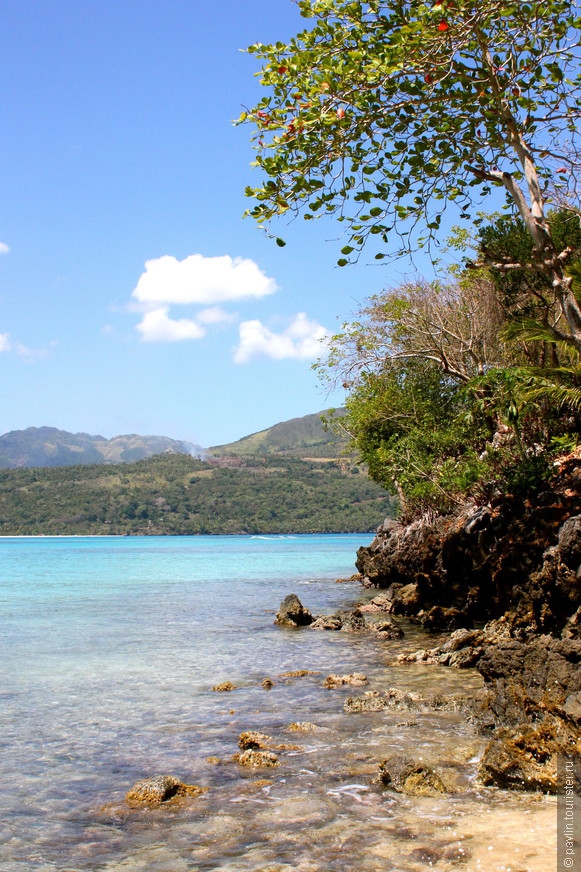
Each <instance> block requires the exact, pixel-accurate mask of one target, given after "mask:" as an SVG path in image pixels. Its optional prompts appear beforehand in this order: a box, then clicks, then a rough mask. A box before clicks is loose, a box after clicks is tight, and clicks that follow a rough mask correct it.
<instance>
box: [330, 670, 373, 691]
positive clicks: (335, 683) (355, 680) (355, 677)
mask: <svg viewBox="0 0 581 872" xmlns="http://www.w3.org/2000/svg"><path fill="white" fill-rule="evenodd" d="M345 684H352V685H355V686H358V685H361V684H367V676H366V675H364V674H363V673H362V672H352V673H351V674H350V675H328V676H327V678H326V679H325V680H324V682H323V687H342V686H343V685H345Z"/></svg>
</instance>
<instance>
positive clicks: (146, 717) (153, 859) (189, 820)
mask: <svg viewBox="0 0 581 872" xmlns="http://www.w3.org/2000/svg"><path fill="white" fill-rule="evenodd" d="M368 541H369V537H361V536H358V537H357V536H299V537H286V538H275V537H263V538H262V537H195V538H189V537H184V538H172V537H168V538H147V539H145V538H135V539H133V538H128V539H107V538H102V539H92V538H79V539H26V540H23V539H20V540H19V539H5V540H0V560H1V567H2V569H1V578H0V617H1V622H2V623H1V626H2V634H1V638H0V655H1V662H2V664H3V680H2V686H1V689H0V700H1V708H0V749H1V750H0V784H2V790H1V791H0V869H2V870H3V872H4V870H5V872H24V870H27V872H28V870H31V872H37V870H42V872H72V870H76V872H85V870H107V872H121V870H124V872H138V870H139V872H141V870H144V872H145V870H160V872H181V870H188V872H193V870H200V872H202V870H204V872H206V870H208V872H210V870H218V869H220V870H228V872H234V870H236V872H244V870H248V872H259V870H260V872H267V870H268V872H282V870H285V872H286V870H301V872H318V870H321V872H323V870H333V872H347V870H349V872H351V870H355V869H357V870H362V872H367V870H395V872H404V870H409V872H413V870H419V869H426V868H430V867H433V868H436V869H440V870H452V869H459V868H460V869H462V868H464V869H469V870H490V872H493V870H505V872H506V870H511V872H525V870H528V872H545V870H547V869H551V868H553V866H554V859H553V858H554V857H555V853H556V849H555V843H556V807H555V801H554V799H553V798H545V797H539V796H528V795H518V794H513V793H511V794H509V793H505V792H503V791H498V790H493V789H484V788H482V787H479V786H478V784H477V782H476V765H477V760H478V757H479V755H480V754H481V752H482V748H483V746H484V740H483V739H482V737H480V736H478V735H477V734H476V733H475V732H474V730H473V729H472V728H471V727H470V726H469V725H468V724H467V723H466V721H465V719H464V717H463V716H462V715H461V714H458V713H444V712H439V713H435V712H429V713H417V712H413V713H401V712H384V713H375V714H372V713H364V714H346V713H344V711H343V703H344V701H345V699H346V697H347V696H350V695H358V694H360V693H362V692H364V691H365V690H367V689H379V690H381V689H387V688H388V687H393V686H396V687H400V688H406V689H413V690H416V691H419V692H420V693H422V694H423V695H429V694H431V693H434V692H436V691H439V692H457V691H460V690H470V689H477V688H478V687H479V686H480V679H479V676H478V675H477V674H476V673H474V671H472V670H465V671H457V670H447V669H442V668H439V667H433V666H432V667H429V666H422V665H419V664H414V665H406V666H390V665H389V664H390V663H392V662H393V660H394V659H395V657H396V655H397V654H398V653H399V652H400V651H402V650H414V649H415V648H418V647H425V645H426V639H425V637H422V636H421V635H420V634H419V632H418V631H417V629H415V628H414V627H413V626H406V627H405V629H406V636H405V638H404V639H403V640H401V641H397V642H384V641H382V640H379V639H377V638H375V637H372V636H370V635H363V636H362V635H356V634H347V633H332V632H317V631H312V630H309V629H303V630H284V629H281V628H278V627H275V626H274V625H273V623H272V621H273V618H274V613H275V611H276V609H277V607H278V604H279V603H280V601H281V599H282V598H283V597H284V596H285V595H286V594H287V593H289V592H296V593H298V595H299V596H300V598H301V600H302V601H303V603H304V604H305V605H306V606H308V607H309V608H311V610H312V611H313V612H315V613H329V612H332V611H334V610H335V609H337V608H339V607H342V606H344V605H348V604H351V603H353V602H355V601H356V600H357V599H360V598H362V597H364V596H365V594H363V592H362V591H361V589H360V588H359V587H358V586H357V585H350V584H341V585H339V584H334V583H333V579H334V578H336V577H338V576H348V575H350V574H351V572H352V571H353V570H354V567H353V559H354V554H355V551H356V548H357V547H358V546H359V545H361V544H367V542H368ZM434 642H435V640H434V639H433V638H430V639H429V642H428V644H434ZM298 669H309V670H313V671H316V672H317V673H318V674H309V675H306V676H303V677H300V678H284V677H281V674H282V673H284V672H286V671H289V670H298ZM354 671H358V672H365V673H366V674H367V676H368V678H369V685H368V686H367V687H363V688H352V687H346V688H341V687H340V688H336V689H333V690H329V689H326V688H323V687H322V682H323V679H324V678H325V676H326V675H328V674H329V673H331V672H338V673H341V674H343V673H350V672H354ZM266 676H268V677H270V678H271V679H272V680H273V681H274V687H272V689H270V690H266V689H264V688H263V687H262V686H261V682H262V680H263V678H265V677H266ZM226 680H229V681H231V682H233V683H234V684H235V685H237V689H236V690H235V691H233V692H231V693H213V692H212V690H211V688H212V686H213V685H215V684H218V683H220V682H222V681H226ZM294 721H309V722H312V723H314V724H316V725H317V727H318V728H319V729H317V730H316V731H314V732H309V733H298V732H290V731H289V730H288V726H289V724H290V723H291V722H294ZM248 729H257V730H260V731H261V732H263V733H267V734H268V735H270V736H272V737H273V740H274V741H275V742H276V743H291V744H296V745H299V746H300V750H287V751H279V752H277V753H278V754H279V759H280V765H279V766H278V767H277V768H275V769H260V770H250V769H249V770H245V769H242V768H240V767H239V766H237V765H236V764H235V763H232V762H228V761H230V758H231V757H232V755H233V754H234V753H235V752H236V751H237V750H238V748H237V739H238V735H239V734H240V733H241V732H242V731H244V730H248ZM400 752H401V753H405V754H406V755H408V756H412V757H413V758H415V759H417V758H421V759H422V760H423V761H424V762H426V763H428V764H430V765H433V766H435V767H436V768H437V769H438V771H439V772H440V774H441V776H442V778H443V779H444V781H445V783H446V784H447V785H448V786H449V787H450V788H451V790H452V791H453V792H451V793H449V794H447V795H445V796H443V797H438V798H435V799H434V798H425V797H413V798H412V797H406V796H402V795H400V794H395V793H393V792H390V791H388V790H385V789H383V788H380V787H379V786H378V785H377V784H375V783H374V778H375V775H376V773H377V766H378V762H379V761H380V760H382V759H384V758H385V757H386V756H389V755H390V754H393V753H400ZM211 756H214V757H215V756H217V757H219V758H221V759H222V760H224V761H226V762H225V763H223V764H221V765H216V764H215V763H209V762H207V758H208V757H211ZM162 773H171V774H174V775H176V776H177V777H179V778H181V779H182V780H184V781H186V782H187V783H195V784H200V785H203V786H207V787H208V788H209V790H208V792H207V793H205V794H204V795H203V796H202V797H200V798H198V799H195V800H189V801H184V803H183V804H182V805H176V806H174V805H169V806H168V807H163V808H161V809H158V810H144V811H134V812H131V813H129V812H128V810H127V808H126V807H125V805H124V803H123V799H124V795H125V792H126V791H127V790H128V789H129V787H130V786H131V785H132V784H133V783H134V782H136V781H138V780H139V779H141V778H145V777H149V776H151V775H157V774H162Z"/></svg>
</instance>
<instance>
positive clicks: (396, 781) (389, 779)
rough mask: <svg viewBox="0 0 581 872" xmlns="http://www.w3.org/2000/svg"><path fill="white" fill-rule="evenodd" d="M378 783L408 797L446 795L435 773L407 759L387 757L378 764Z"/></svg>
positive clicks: (442, 784)
mask: <svg viewBox="0 0 581 872" xmlns="http://www.w3.org/2000/svg"><path fill="white" fill-rule="evenodd" d="M378 781H379V782H380V784H383V785H384V786H385V787H389V788H391V789H392V790H395V791H397V792H398V793H407V794H409V795H410V796H437V795H438V794H440V793H447V789H446V786H445V784H444V782H443V781H442V779H441V778H440V776H439V775H438V773H437V772H435V771H434V770H433V769H429V768H428V767H427V766H424V765H423V764H421V763H414V762H413V761H412V760H409V759H408V758H407V757H400V756H397V755H396V756H393V757H389V758H388V759H387V760H384V761H383V762H382V763H380V764H379V776H378Z"/></svg>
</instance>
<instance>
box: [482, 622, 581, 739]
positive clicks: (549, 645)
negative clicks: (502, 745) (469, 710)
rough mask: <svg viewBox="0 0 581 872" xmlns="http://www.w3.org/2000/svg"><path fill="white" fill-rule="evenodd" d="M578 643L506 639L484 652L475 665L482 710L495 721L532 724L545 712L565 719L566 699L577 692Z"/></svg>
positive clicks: (580, 679) (580, 682)
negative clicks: (481, 682)
mask: <svg viewBox="0 0 581 872" xmlns="http://www.w3.org/2000/svg"><path fill="white" fill-rule="evenodd" d="M580 665H581V641H578V640H566V639H553V638H551V637H550V636H540V637H538V638H536V639H533V640H532V641H531V642H529V643H523V642H518V641H517V640H516V639H508V640H505V641H502V642H499V643H498V644H496V645H491V646H490V647H488V648H487V650H486V651H485V653H484V655H483V656H482V657H481V658H480V661H479V663H478V670H479V672H480V673H481V674H482V676H483V678H484V681H485V684H486V689H487V700H486V702H487V706H488V708H490V710H491V711H492V713H493V715H494V718H495V721H496V723H498V724H500V725H508V726H514V725H517V724H523V723H527V722H528V723H531V722H533V721H535V720H539V719H541V718H544V716H545V715H546V714H547V713H549V714H551V715H552V716H555V717H560V718H562V717H564V716H565V712H564V706H565V703H566V700H567V698H568V697H569V696H570V695H571V694H574V693H578V692H579V691H581V668H580Z"/></svg>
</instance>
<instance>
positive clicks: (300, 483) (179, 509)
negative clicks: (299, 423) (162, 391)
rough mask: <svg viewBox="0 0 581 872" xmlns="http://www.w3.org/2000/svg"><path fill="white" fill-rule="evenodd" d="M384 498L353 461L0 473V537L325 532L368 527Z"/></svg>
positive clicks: (185, 460) (382, 512) (165, 462)
mask: <svg viewBox="0 0 581 872" xmlns="http://www.w3.org/2000/svg"><path fill="white" fill-rule="evenodd" d="M391 508H392V503H391V499H390V497H389V496H388V495H387V494H386V492H385V491H384V490H383V489H382V488H381V487H380V486H378V485H377V484H374V483H373V482H372V481H370V480H369V478H368V477H367V476H366V474H365V473H363V472H360V470H359V469H358V467H356V466H351V465H350V464H349V463H347V462H343V461H337V462H334V461H331V462H327V463H321V462H309V461H305V460H299V459H295V458H290V457H284V458H283V457H262V458H260V457H255V458H238V459H235V458H234V459H230V460H228V459H223V460H215V461H213V463H207V462H203V461H201V460H197V459H194V458H192V457H186V456H185V455H181V454H161V455H158V456H156V457H151V458H149V459H147V460H142V461H139V462H137V463H128V464H122V465H105V464H98V465H91V466H75V467H70V466H69V467H60V468H59V467H55V468H48V469H47V468H44V469H42V468H36V469H14V470H2V471H0V535H4V536H6V535H83V534H91V535H102V534H116V535H124V534H127V535H128V534H134V535H144V534H146V535H165V534H171V535H184V534H197V533H225V534H235V533H318V532H324V533H331V532H363V531H369V530H373V529H375V528H376V527H377V526H378V525H379V524H380V523H381V522H382V521H383V519H384V518H385V517H386V515H388V514H389V513H390V510H391Z"/></svg>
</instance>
